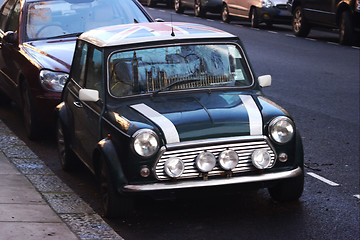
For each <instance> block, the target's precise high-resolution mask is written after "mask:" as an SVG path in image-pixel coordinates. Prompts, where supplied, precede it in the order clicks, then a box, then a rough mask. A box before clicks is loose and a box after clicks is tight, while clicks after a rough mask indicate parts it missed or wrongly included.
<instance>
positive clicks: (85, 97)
mask: <svg viewBox="0 0 360 240" xmlns="http://www.w3.org/2000/svg"><path fill="white" fill-rule="evenodd" d="M79 99H80V101H84V102H97V101H98V100H99V91H98V90H93V89H85V88H83V89H80V91H79Z"/></svg>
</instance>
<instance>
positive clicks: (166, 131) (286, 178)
mask: <svg viewBox="0 0 360 240" xmlns="http://www.w3.org/2000/svg"><path fill="white" fill-rule="evenodd" d="M179 28H182V29H180V30H179ZM129 29H130V30H131V31H132V32H131V34H130V35H126V32H124V31H130V30H129ZM174 29H178V31H174ZM145 30H146V31H147V32H146V31H145ZM119 32H120V33H121V34H118V33H119ZM134 32H137V34H138V35H136V33H134ZM155 32H156V33H157V34H155ZM106 33H108V35H106ZM110 33H111V34H110ZM141 34H142V35H144V37H139V35H141ZM151 34H155V36H151ZM116 36H120V38H121V40H122V41H121V42H120V40H118V39H116ZM114 39H115V40H114ZM111 41H113V42H111ZM198 45H199V46H201V47H202V48H201V49H208V48H211V49H212V50H211V51H209V55H206V53H204V52H203V54H204V56H212V57H211V59H210V60H209V59H206V58H204V59H200V60H199V59H197V58H196V59H195V57H194V56H195V55H196V54H194V53H193V52H190V53H189V54H187V55H186V58H187V59H186V61H185V60H183V59H181V61H180V60H176V61H175V60H169V59H170V57H173V58H174V56H178V55H179V51H180V50H179V49H183V47H184V46H185V48H186V49H187V50H189V49H192V48H193V47H194V48H195V47H198ZM164 46H166V51H167V53H166V54H167V57H166V59H167V60H166V61H167V63H164V64H168V65H167V70H168V72H167V74H166V75H165V76H167V79H165V78H164V77H163V78H162V79H161V81H160V80H159V81H158V82H157V83H156V84H160V86H158V87H157V88H156V87H154V86H155V85H156V84H154V80H153V76H156V77H159V76H163V75H164V74H163V75H161V74H162V73H161V71H160V70H159V69H160V68H162V67H163V65H164V64H163V63H161V64H160V63H158V62H156V63H153V62H154V60H152V61H153V62H152V64H154V66H157V67H158V68H159V69H158V70H156V71H155V70H154V71H153V69H154V68H152V69H151V75H150V73H149V69H147V70H146V71H147V73H146V81H147V82H143V83H142V85H141V84H139V85H141V86H140V87H139V88H140V90H137V91H138V92H135V90H134V92H135V93H124V92H123V89H124V88H126V82H125V81H122V82H120V81H116V82H115V83H114V84H113V83H112V80H111V79H112V74H113V73H115V70H114V69H115V68H116V67H117V66H116V64H118V63H119V62H120V61H119V60H118V59H115V60H113V59H114V58H115V57H119V56H122V55H124V56H125V55H126V54H127V51H129V52H130V51H131V54H132V55H133V59H132V60H131V59H130V60H129V58H126V56H125V57H124V58H123V61H127V62H131V63H132V64H131V65H130V67H129V68H130V69H131V70H132V71H131V72H132V74H133V75H134V73H135V72H136V74H137V77H136V79H137V81H138V80H139V79H138V78H141V76H142V75H141V73H140V71H142V68H141V67H142V66H141V63H139V62H140V61H143V62H144V61H145V58H152V59H154V58H157V57H156V56H148V55H145V54H143V55H141V54H142V53H143V52H144V51H148V50H149V49H151V50H154V51H160V50H161V49H162V48H163V47H164ZM224 46H225V47H224ZM219 49H220V50H219ZM223 49H229V52H230V53H231V54H232V55H233V56H236V57H237V58H236V60H235V61H234V62H236V64H235V65H236V66H235V68H236V69H234V66H232V65H231V66H229V67H228V65H226V63H223V61H217V60H216V59H219V58H220V57H221V56H220V53H221V52H223ZM85 50H86V51H85ZM178 50H179V51H178ZM216 50H219V51H218V52H219V56H215V57H214V55H216V54H217V53H216ZM168 51H174V54H170V53H169V52H168ZM214 52H215V53H214ZM84 54H85V55H86V56H84ZM155 55H156V54H155ZM97 56H98V57H97ZM135 58H136V61H134V59H135ZM96 59H97V60H96ZM191 59H195V60H191ZM224 59H227V58H224ZM224 59H223V60H224ZM228 59H230V60H229V62H231V61H233V59H231V57H229V58H228ZM240 60H241V61H240ZM169 61H173V64H170V65H171V66H170V65H169ZM191 61H192V62H193V63H195V62H196V63H200V67H195V69H198V68H199V69H202V70H201V71H204V68H210V66H213V67H211V68H212V69H211V70H208V71H213V72H218V71H215V70H214V68H216V69H221V66H227V67H224V69H225V70H226V71H229V72H230V73H231V74H230V75H231V76H230V78H234V79H235V80H234V81H230V80H229V79H228V78H226V77H224V76H225V75H226V74H225V75H224V76H223V75H221V74H220V75H221V77H220V78H217V77H213V76H212V77H204V76H205V75H204V73H203V72H202V73H199V74H198V75H197V76H199V78H203V80H201V81H202V82H201V83H198V80H194V79H190V78H187V79H186V81H187V82H186V83H183V84H182V86H184V87H183V88H180V87H178V88H176V87H174V88H176V89H173V87H172V86H171V84H170V83H169V82H170V80H169V79H170V77H169V76H170V72H171V71H172V72H177V75H176V78H177V79H178V78H179V74H178V72H183V71H184V70H182V68H183V69H186V67H187V65H188V64H189V63H188V62H191ZM240 62H241V63H240ZM112 63H115V64H114V65H112ZM121 64H122V63H121ZM121 66H122V68H121V70H120V72H116V73H117V74H119V75H124V72H126V71H127V70H126V69H127V68H126V67H124V66H123V65H121ZM219 66H220V67H219ZM240 66H241V69H240ZM238 68H239V69H238ZM94 69H95V70H94ZM96 69H97V70H96ZM170 70H171V71H170ZM189 71H193V70H189ZM94 76H99V77H97V78H94ZM124 76H125V75H124ZM139 76H140V77H139ZM227 77H229V76H227ZM205 78H206V79H205ZM225 78H226V80H224V79H225ZM94 79H95V80H94ZM131 79H133V80H134V79H135V78H134V77H132V78H131ZM159 79H160V78H159ZM164 79H165V80H166V81H167V85H165V86H162V87H161V84H164V82H165V80H164ZM236 79H237V80H239V81H237V80H236ZM245 79H246V80H245ZM259 79H260V78H259ZM150 80H151V81H153V82H152V83H149V81H150ZM171 81H173V80H171ZM174 81H175V80H174ZM194 81H196V82H194ZM94 82H95V83H94ZM205 82H206V83H205ZM234 82H235V83H234ZM236 82H240V83H241V84H244V85H241V84H240V83H239V85H237V83H236ZM119 84H123V85H122V88H121V89H120V90H119V91H120V92H116V90H115V89H117V87H118V86H119ZM131 84H132V85H131V86H132V88H135V87H134V86H135V84H134V83H131ZM175 84H176V83H175ZM186 84H188V85H186ZM203 84H204V85H206V84H207V85H206V86H205V87H204V86H203ZM145 85H147V90H146V91H145V90H141V89H143V88H144V86H145ZM150 85H152V86H150ZM260 85H264V84H262V82H261V81H260V83H259V81H258V80H257V79H256V80H255V78H254V76H253V73H252V71H251V68H250V65H249V63H248V62H247V60H246V56H245V52H244V51H243V50H242V44H241V42H240V40H239V39H238V38H237V37H235V36H233V35H231V34H228V33H225V32H222V31H220V30H217V29H213V28H208V27H206V26H202V25H195V24H185V23H179V24H178V23H172V24H171V25H169V24H167V23H151V24H134V25H131V26H130V25H129V26H126V25H125V26H115V27H108V28H103V29H99V30H93V31H90V32H89V33H85V34H83V35H82V36H80V37H79V39H78V42H77V47H76V50H75V55H74V60H73V65H72V69H71V72H70V78H69V81H68V82H67V84H66V86H65V88H64V91H63V96H62V99H63V102H62V103H61V104H60V105H59V106H58V107H57V110H58V111H57V112H58V117H59V118H58V119H59V125H58V132H59V134H58V139H59V151H60V156H61V161H62V165H63V168H64V169H65V170H71V167H72V161H73V159H74V153H75V155H76V157H77V158H79V159H80V160H81V161H82V162H83V163H85V165H86V166H88V167H89V169H90V170H91V171H92V172H93V173H94V174H96V175H98V176H100V179H101V176H102V175H104V176H103V177H104V178H106V179H107V184H105V183H104V184H105V185H106V191H107V193H104V194H105V195H106V196H110V197H107V198H106V197H105V199H107V201H105V203H104V207H105V212H106V213H105V214H106V215H108V216H117V215H121V214H122V213H123V212H124V211H126V210H124V209H122V208H125V207H122V201H124V198H126V199H128V197H129V196H131V195H133V194H148V195H152V196H155V197H156V196H157V195H158V194H159V193H161V194H162V195H169V196H173V194H174V193H175V195H176V193H177V192H183V191H184V190H185V192H186V191H187V190H190V191H191V190H196V191H197V190H199V189H201V188H206V189H207V190H209V192H211V189H218V188H222V187H230V188H232V187H234V188H235V187H238V186H240V187H241V186H242V185H248V184H253V183H254V184H256V185H257V186H262V187H269V189H270V193H271V195H272V196H273V197H274V198H275V199H277V200H295V199H298V198H299V197H300V196H301V194H302V190H303V178H304V173H303V148H302V142H301V137H300V135H299V134H298V132H297V131H296V128H295V125H294V123H293V120H292V118H291V116H290V115H289V114H288V112H287V111H285V110H284V109H283V108H281V107H279V106H278V105H276V104H275V103H274V102H272V101H270V100H269V99H267V98H265V97H264V96H263V95H262V92H261V86H260ZM265 85H266V84H265ZM186 86H187V87H186ZM155 88H156V89H155ZM87 89H95V93H99V98H94V99H85V100H84V98H82V97H81V96H80V92H81V91H83V90H85V91H87ZM149 89H152V90H151V91H150V90H149ZM117 94H118V95H117ZM95 95H96V94H95ZM276 119H285V120H286V122H287V123H289V124H288V125H287V127H288V128H289V129H290V130H291V131H293V132H292V133H291V134H292V135H291V137H290V138H289V139H288V140H287V141H286V142H284V143H279V142H276V141H275V140H274V139H273V136H272V134H271V133H270V132H269V131H270V130H271V128H272V127H271V126H270V125H273V122H274V120H276ZM144 131H147V132H150V133H151V134H150V135H146V137H149V139H150V140H149V144H148V145H147V144H143V143H142V145H141V146H140V148H137V146H138V145H137V144H138V143H137V142H136V141H137V138H138V135H139V134H140V133H142V132H144ZM285 135H286V134H285ZM139 141H141V139H140V140H139ZM150 141H152V142H151V143H150ZM152 144H154V147H153V146H152ZM155 145H156V146H155ZM152 147H153V148H154V149H155V150H154V151H152V152H151V153H149V154H148V155H146V154H144V155H142V154H139V151H140V152H141V151H143V149H145V150H144V151H145V152H146V151H147V148H149V149H152ZM139 149H140V150H139ZM258 149H260V150H262V151H265V152H266V153H265V154H266V156H268V157H269V160H268V161H269V165H268V166H267V167H265V168H264V169H259V168H258V167H255V166H254V164H253V162H252V158H253V154H254V151H256V150H258ZM230 150H231V151H233V152H236V153H237V155H238V162H237V164H236V167H233V168H231V169H225V168H224V167H222V166H220V165H221V164H220V163H219V161H220V160H219V156H220V154H221V153H223V152H227V151H230ZM208 152H210V153H211V155H213V156H214V158H215V159H217V160H216V164H215V166H213V167H212V168H211V170H209V171H204V170H201V169H199V167H197V166H198V165H197V161H198V160H197V159H198V155H200V154H201V153H208ZM284 156H285V157H286V158H285V157H284ZM280 158H281V160H279V159H280ZM169 159H176V160H177V161H178V162H177V163H179V162H181V163H182V164H184V166H183V169H182V170H183V172H182V173H181V174H180V175H178V176H171V175H169V174H168V173H167V172H166V170H165V166H166V168H167V167H168V165H167V164H168V163H167V161H168V160H169ZM179 159H180V160H179ZM104 165H106V171H105V170H104V171H102V169H104V168H103V167H102V166H104ZM170 165H171V164H170ZM170 168H171V166H169V169H170ZM180 170H181V169H180ZM102 172H106V174H102ZM105 182H106V181H105ZM110 188H111V189H110ZM271 189H273V190H271ZM109 198H110V199H115V200H114V201H110V200H109ZM109 202H110V203H109ZM118 208H120V209H122V210H120V213H119V212H117V210H116V209H118ZM126 208H127V205H126ZM109 209H110V210H109ZM116 212H117V213H116Z"/></svg>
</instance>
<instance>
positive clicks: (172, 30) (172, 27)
mask: <svg viewBox="0 0 360 240" xmlns="http://www.w3.org/2000/svg"><path fill="white" fill-rule="evenodd" d="M172 16H173V15H172V13H171V14H170V19H171V20H170V21H171V36H172V37H175V32H174V26H173V21H172Z"/></svg>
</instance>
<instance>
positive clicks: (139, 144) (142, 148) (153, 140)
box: [133, 129, 159, 157]
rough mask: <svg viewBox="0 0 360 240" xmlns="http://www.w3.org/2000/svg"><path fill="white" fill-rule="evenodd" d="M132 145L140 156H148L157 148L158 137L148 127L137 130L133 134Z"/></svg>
mask: <svg viewBox="0 0 360 240" xmlns="http://www.w3.org/2000/svg"><path fill="white" fill-rule="evenodd" d="M133 147H134V150H135V152H136V153H137V154H139V155H140V156H142V157H150V156H152V155H154V154H155V153H156V152H157V151H158V149H159V141H158V137H157V135H156V133H154V132H153V131H151V130H150V129H142V130H139V131H137V132H136V133H135V134H134V140H133Z"/></svg>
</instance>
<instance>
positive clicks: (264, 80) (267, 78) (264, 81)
mask: <svg viewBox="0 0 360 240" xmlns="http://www.w3.org/2000/svg"><path fill="white" fill-rule="evenodd" d="M258 82H259V84H260V87H262V88H264V87H270V86H271V75H264V76H260V77H258Z"/></svg>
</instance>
